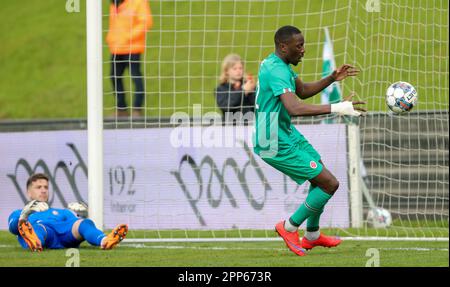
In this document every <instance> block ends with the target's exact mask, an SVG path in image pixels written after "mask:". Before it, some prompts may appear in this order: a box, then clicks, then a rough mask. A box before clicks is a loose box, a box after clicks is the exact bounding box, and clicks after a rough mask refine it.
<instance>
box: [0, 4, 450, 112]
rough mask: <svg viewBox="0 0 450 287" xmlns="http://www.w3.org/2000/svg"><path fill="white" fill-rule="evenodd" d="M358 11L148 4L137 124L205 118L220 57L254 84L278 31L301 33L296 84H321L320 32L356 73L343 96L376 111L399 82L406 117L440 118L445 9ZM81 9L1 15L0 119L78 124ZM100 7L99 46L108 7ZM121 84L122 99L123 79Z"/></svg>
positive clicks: (5, 8)
mask: <svg viewBox="0 0 450 287" xmlns="http://www.w3.org/2000/svg"><path fill="white" fill-rule="evenodd" d="M363 2H364V3H365V1H349V0H340V1H338V2H336V1H327V0H321V1H316V0H314V1H312V0H297V1H264V2H261V1H248V2H246V1H238V2H234V1H207V2H201V1H151V8H152V11H153V15H154V27H153V29H152V30H151V31H150V33H149V35H148V49H147V53H146V55H145V61H146V64H145V65H144V67H143V71H144V73H145V76H146V87H147V88H146V91H147V97H146V106H147V108H148V109H147V112H146V115H147V116H149V117H160V116H170V115H171V114H172V113H173V112H176V111H186V112H191V111H192V105H193V104H202V106H203V108H204V110H203V112H207V111H213V110H216V104H215V99H214V94H213V90H214V88H215V86H216V85H217V80H218V77H219V73H220V64H221V61H222V59H223V57H224V56H225V55H226V54H228V53H230V52H236V53H239V54H241V55H242V56H243V57H244V59H245V60H246V62H247V70H248V71H249V72H252V73H253V74H256V73H257V70H258V65H259V62H260V61H261V60H262V59H263V58H264V57H266V56H267V55H268V54H269V53H270V52H272V51H273V43H272V41H273V40H272V39H273V34H274V31H275V30H276V29H277V28H278V27H280V26H282V25H286V24H293V25H296V26H298V27H299V28H300V29H301V30H303V32H304V34H305V39H306V56H305V59H304V63H302V64H301V65H299V66H298V67H296V68H295V69H296V71H297V72H299V73H300V75H301V77H302V78H303V80H304V81H305V82H309V81H313V80H316V79H318V78H319V77H320V73H321V57H322V56H321V53H322V46H323V39H324V32H323V28H324V27H329V30H330V35H331V37H332V39H333V41H334V52H335V57H336V63H337V64H342V63H343V62H348V63H351V64H355V65H357V66H358V67H359V68H360V69H361V74H360V75H359V76H358V78H357V79H347V80H346V81H344V82H343V91H344V94H348V93H349V92H350V91H351V90H355V91H356V92H357V94H358V97H359V98H361V99H364V100H366V101H367V102H368V108H369V110H370V111H386V107H385V104H384V96H383V95H384V92H385V90H386V88H387V87H388V86H389V84H390V83H392V82H394V81H398V80H403V81H408V82H410V83H412V84H413V85H414V86H415V87H416V89H417V90H418V94H419V105H418V106H417V107H416V108H415V110H423V109H433V110H440V109H444V110H447V109H448V100H449V89H448V33H447V30H448V21H447V18H448V2H447V1H437V0H436V1H415V0H397V1H393V2H392V3H391V2H390V1H389V2H385V1H381V4H382V5H381V11H380V12H379V13H369V12H367V11H366V10H365V9H364V7H365V6H364V3H363ZM80 3H81V8H80V13H68V12H66V10H65V1H60V0H46V1H40V0H29V1H27V2H26V4H25V3H23V2H20V1H6V2H5V3H3V4H2V9H1V10H0V17H1V18H2V20H3V23H5V25H1V27H0V42H1V43H2V45H0V53H1V54H2V57H1V58H0V65H1V67H2V69H0V107H1V108H0V119H38V118H84V117H86V115H87V112H86V107H87V100H86V68H85V65H86V39H85V34H86V32H85V31H86V27H85V22H86V19H85V7H84V5H85V4H84V1H80ZM103 3H104V11H103V13H104V17H103V30H104V31H105V36H106V29H107V27H108V17H107V14H108V9H107V5H108V3H109V1H103ZM387 3H388V4H387ZM17 19H20V22H17ZM103 54H104V63H105V64H104V67H103V69H104V95H105V96H104V107H105V115H106V116H108V115H110V114H111V113H112V109H113V107H114V98H113V96H112V90H111V84H110V82H109V79H108V74H109V69H110V67H109V63H108V61H109V57H110V56H109V53H108V49H107V47H106V45H105V46H104V49H103ZM125 84H126V86H127V87H128V88H130V81H129V78H127V79H126V80H125ZM312 101H313V102H315V103H318V102H320V101H319V98H316V99H314V100H312Z"/></svg>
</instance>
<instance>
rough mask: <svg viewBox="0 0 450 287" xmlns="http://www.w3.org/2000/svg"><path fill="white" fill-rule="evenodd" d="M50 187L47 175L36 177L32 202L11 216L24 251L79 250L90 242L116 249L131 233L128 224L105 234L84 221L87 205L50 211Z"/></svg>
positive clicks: (30, 185) (32, 180)
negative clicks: (46, 249) (45, 249)
mask: <svg viewBox="0 0 450 287" xmlns="http://www.w3.org/2000/svg"><path fill="white" fill-rule="evenodd" d="M48 186H49V185H48V177H47V176H46V175H45V174H41V173H38V174H34V175H32V176H31V177H30V178H29V179H28V181H27V193H28V197H29V198H30V200H31V201H30V202H29V203H28V204H27V205H25V206H24V208H23V209H22V210H15V211H14V212H13V213H11V215H10V216H9V219H8V226H9V231H10V232H11V233H12V234H15V235H17V239H18V240H19V243H20V245H21V246H22V247H23V248H25V249H26V248H30V249H31V250H32V251H42V250H43V249H44V248H50V249H61V248H73V247H75V248H76V247H78V246H79V245H80V243H81V242H83V241H84V240H86V241H87V242H89V243H90V244H91V245H95V246H100V247H101V249H112V248H114V247H115V246H116V245H117V244H118V243H119V242H120V241H122V240H123V239H124V238H125V236H126V234H127V231H128V226H127V225H126V224H119V225H118V226H117V227H116V228H114V230H113V231H112V232H111V233H110V234H108V235H105V234H103V232H102V231H101V230H99V229H97V228H96V227H95V224H94V222H93V221H92V220H90V219H87V218H80V217H79V216H81V217H83V216H84V217H85V216H86V215H87V208H86V206H82V205H80V204H78V207H77V204H75V206H74V208H72V210H73V211H71V210H70V209H57V208H49V206H48V204H47V201H48ZM70 207H71V206H69V208H70ZM75 213H77V214H78V216H77V215H75ZM83 213H84V214H83Z"/></svg>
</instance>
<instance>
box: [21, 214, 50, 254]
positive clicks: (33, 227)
mask: <svg viewBox="0 0 450 287" xmlns="http://www.w3.org/2000/svg"><path fill="white" fill-rule="evenodd" d="M18 229H19V234H20V236H19V243H20V245H22V247H23V248H25V249H26V248H29V249H30V250H31V251H34V252H36V251H39V252H40V251H42V250H43V249H44V246H45V240H46V238H47V230H46V229H45V227H44V226H43V225H42V224H36V223H35V224H31V223H30V222H28V221H23V222H21V223H20V224H19V228H18Z"/></svg>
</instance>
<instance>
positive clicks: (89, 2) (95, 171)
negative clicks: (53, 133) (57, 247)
mask: <svg viewBox="0 0 450 287" xmlns="http://www.w3.org/2000/svg"><path fill="white" fill-rule="evenodd" d="M86 37H87V65H86V68H87V102H88V105H87V108H88V113H87V123H88V127H87V129H88V130H87V132H88V203H89V218H90V219H92V220H93V221H94V223H95V225H96V226H97V227H98V228H100V229H101V230H103V192H104V191H103V186H104V185H103V69H102V65H103V58H102V43H103V41H102V38H103V35H102V1H101V0H86Z"/></svg>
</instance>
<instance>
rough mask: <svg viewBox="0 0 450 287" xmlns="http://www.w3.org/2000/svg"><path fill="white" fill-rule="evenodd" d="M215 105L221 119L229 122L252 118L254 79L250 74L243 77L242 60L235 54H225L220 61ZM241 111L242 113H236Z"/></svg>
mask: <svg viewBox="0 0 450 287" xmlns="http://www.w3.org/2000/svg"><path fill="white" fill-rule="evenodd" d="M216 100H217V105H218V106H219V108H220V109H221V111H222V113H223V116H222V120H224V121H225V122H226V123H229V122H231V121H233V120H237V121H241V120H242V116H243V115H246V114H247V113H248V112H251V114H247V115H246V116H245V119H249V118H251V119H252V118H253V117H252V116H251V115H252V114H253V112H254V107H255V81H254V79H253V76H252V75H251V74H247V75H246V77H244V62H243V61H242V59H241V57H240V56H239V55H237V54H229V55H227V56H226V57H225V58H224V60H223V62H222V73H221V75H220V85H219V86H218V87H217V88H216ZM238 113H242V114H238Z"/></svg>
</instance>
